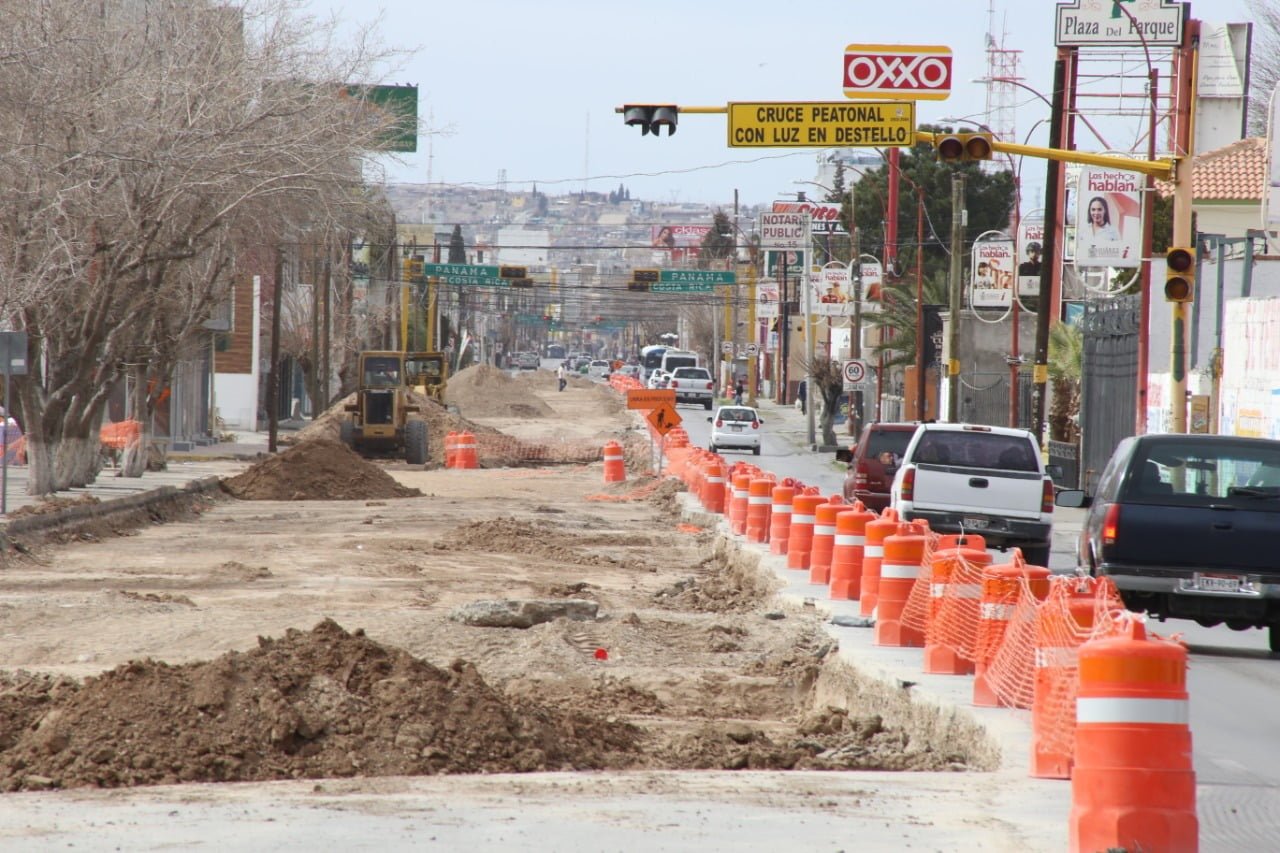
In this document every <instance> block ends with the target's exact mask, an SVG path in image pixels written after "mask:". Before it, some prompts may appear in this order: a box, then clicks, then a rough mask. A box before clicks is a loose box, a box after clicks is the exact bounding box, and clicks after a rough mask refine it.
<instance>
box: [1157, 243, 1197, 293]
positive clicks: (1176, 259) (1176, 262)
mask: <svg viewBox="0 0 1280 853" xmlns="http://www.w3.org/2000/svg"><path fill="white" fill-rule="evenodd" d="M1164 264H1165V272H1164V275H1165V279H1164V298H1165V299H1167V300H1169V301H1170V302H1190V301H1191V300H1192V299H1193V298H1194V297H1195V292H1196V250H1195V249H1187V248H1182V247H1175V248H1172V249H1169V250H1168V251H1167V252H1165V255H1164Z"/></svg>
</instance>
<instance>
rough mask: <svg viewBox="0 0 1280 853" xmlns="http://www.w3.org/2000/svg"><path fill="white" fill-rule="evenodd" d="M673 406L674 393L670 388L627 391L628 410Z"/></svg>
mask: <svg viewBox="0 0 1280 853" xmlns="http://www.w3.org/2000/svg"><path fill="white" fill-rule="evenodd" d="M675 404H676V392H675V391H674V390H672V389H670V388H660V389H652V390H650V389H647V388H628V389H627V408H628V409H655V408H657V407H659V406H674V405H675Z"/></svg>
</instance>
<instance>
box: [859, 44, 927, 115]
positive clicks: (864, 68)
mask: <svg viewBox="0 0 1280 853" xmlns="http://www.w3.org/2000/svg"><path fill="white" fill-rule="evenodd" d="M950 95H951V48H949V47H944V46H942V45H915V44H851V45H848V46H847V47H845V49H844V96H845V97H846V98H901V99H904V100H912V101H942V100H945V99H946V98H947V97H949V96H950Z"/></svg>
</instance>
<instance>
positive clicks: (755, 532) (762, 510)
mask: <svg viewBox="0 0 1280 853" xmlns="http://www.w3.org/2000/svg"><path fill="white" fill-rule="evenodd" d="M773 482H774V481H773V478H772V477H753V478H752V480H751V482H750V483H748V484H747V541H748V542H768V541H769V512H770V509H771V507H772V505H773Z"/></svg>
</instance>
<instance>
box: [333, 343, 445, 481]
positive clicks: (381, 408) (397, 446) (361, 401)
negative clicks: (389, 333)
mask: <svg viewBox="0 0 1280 853" xmlns="http://www.w3.org/2000/svg"><path fill="white" fill-rule="evenodd" d="M415 355H416V354H415ZM409 358H410V356H409V355H408V354H406V353H399V352H363V353H361V354H360V373H359V376H360V387H359V388H358V389H357V391H356V400H355V402H354V403H349V404H347V406H346V407H345V411H346V417H344V418H343V420H342V424H341V427H340V432H341V438H342V442H343V443H344V444H346V445H347V446H348V447H350V448H351V449H352V450H354V451H356V452H357V453H359V454H361V455H362V456H367V455H372V454H375V453H400V452H403V453H404V458H405V461H406V462H408V463H409V464H410V465H424V464H426V462H427V422H426V421H425V420H423V419H422V416H421V414H420V412H419V407H418V406H416V405H414V404H413V402H412V401H411V400H410V399H409V385H408V379H409V373H408V371H407V370H406V367H407V364H408V361H409Z"/></svg>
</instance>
